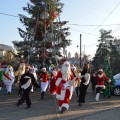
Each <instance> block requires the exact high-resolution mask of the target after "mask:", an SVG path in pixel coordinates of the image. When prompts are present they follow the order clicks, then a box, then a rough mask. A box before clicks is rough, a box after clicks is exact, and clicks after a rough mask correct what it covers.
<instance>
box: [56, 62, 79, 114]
mask: <svg viewBox="0 0 120 120" xmlns="http://www.w3.org/2000/svg"><path fill="white" fill-rule="evenodd" d="M76 80H78V79H77V77H74V76H73V74H72V72H71V68H70V63H69V62H68V61H66V62H64V63H63V65H62V68H61V71H59V73H58V75H57V79H56V83H55V85H56V86H57V87H58V90H57V91H56V98H57V99H58V104H59V110H60V113H63V112H64V111H66V110H68V108H69V103H70V100H71V98H72V94H73V85H74V81H76Z"/></svg>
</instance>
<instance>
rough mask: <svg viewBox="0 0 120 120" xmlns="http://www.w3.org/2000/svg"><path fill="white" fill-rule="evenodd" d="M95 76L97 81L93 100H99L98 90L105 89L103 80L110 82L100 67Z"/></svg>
mask: <svg viewBox="0 0 120 120" xmlns="http://www.w3.org/2000/svg"><path fill="white" fill-rule="evenodd" d="M95 78H96V80H97V83H96V93H97V94H96V97H95V100H96V101H99V97H100V92H101V91H102V90H104V89H105V84H104V80H106V81H108V82H109V83H110V82H111V80H110V79H109V78H108V77H106V75H105V74H104V72H103V70H102V69H99V70H98V75H96V76H95Z"/></svg>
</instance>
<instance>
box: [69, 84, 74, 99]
mask: <svg viewBox="0 0 120 120" xmlns="http://www.w3.org/2000/svg"><path fill="white" fill-rule="evenodd" d="M68 89H69V90H70V97H69V99H71V98H72V95H73V92H74V88H73V86H70V87H68Z"/></svg>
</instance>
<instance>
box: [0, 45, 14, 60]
mask: <svg viewBox="0 0 120 120" xmlns="http://www.w3.org/2000/svg"><path fill="white" fill-rule="evenodd" d="M8 51H12V52H13V53H15V50H14V49H13V47H12V46H9V45H5V44H0V58H2V57H3V56H5V53H6V52H8ZM12 57H13V55H12V54H11V58H12Z"/></svg>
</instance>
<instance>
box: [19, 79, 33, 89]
mask: <svg viewBox="0 0 120 120" xmlns="http://www.w3.org/2000/svg"><path fill="white" fill-rule="evenodd" d="M30 84H31V79H29V80H28V81H27V82H26V83H25V84H24V85H22V86H21V88H23V89H27V88H28V87H29V86H30Z"/></svg>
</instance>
